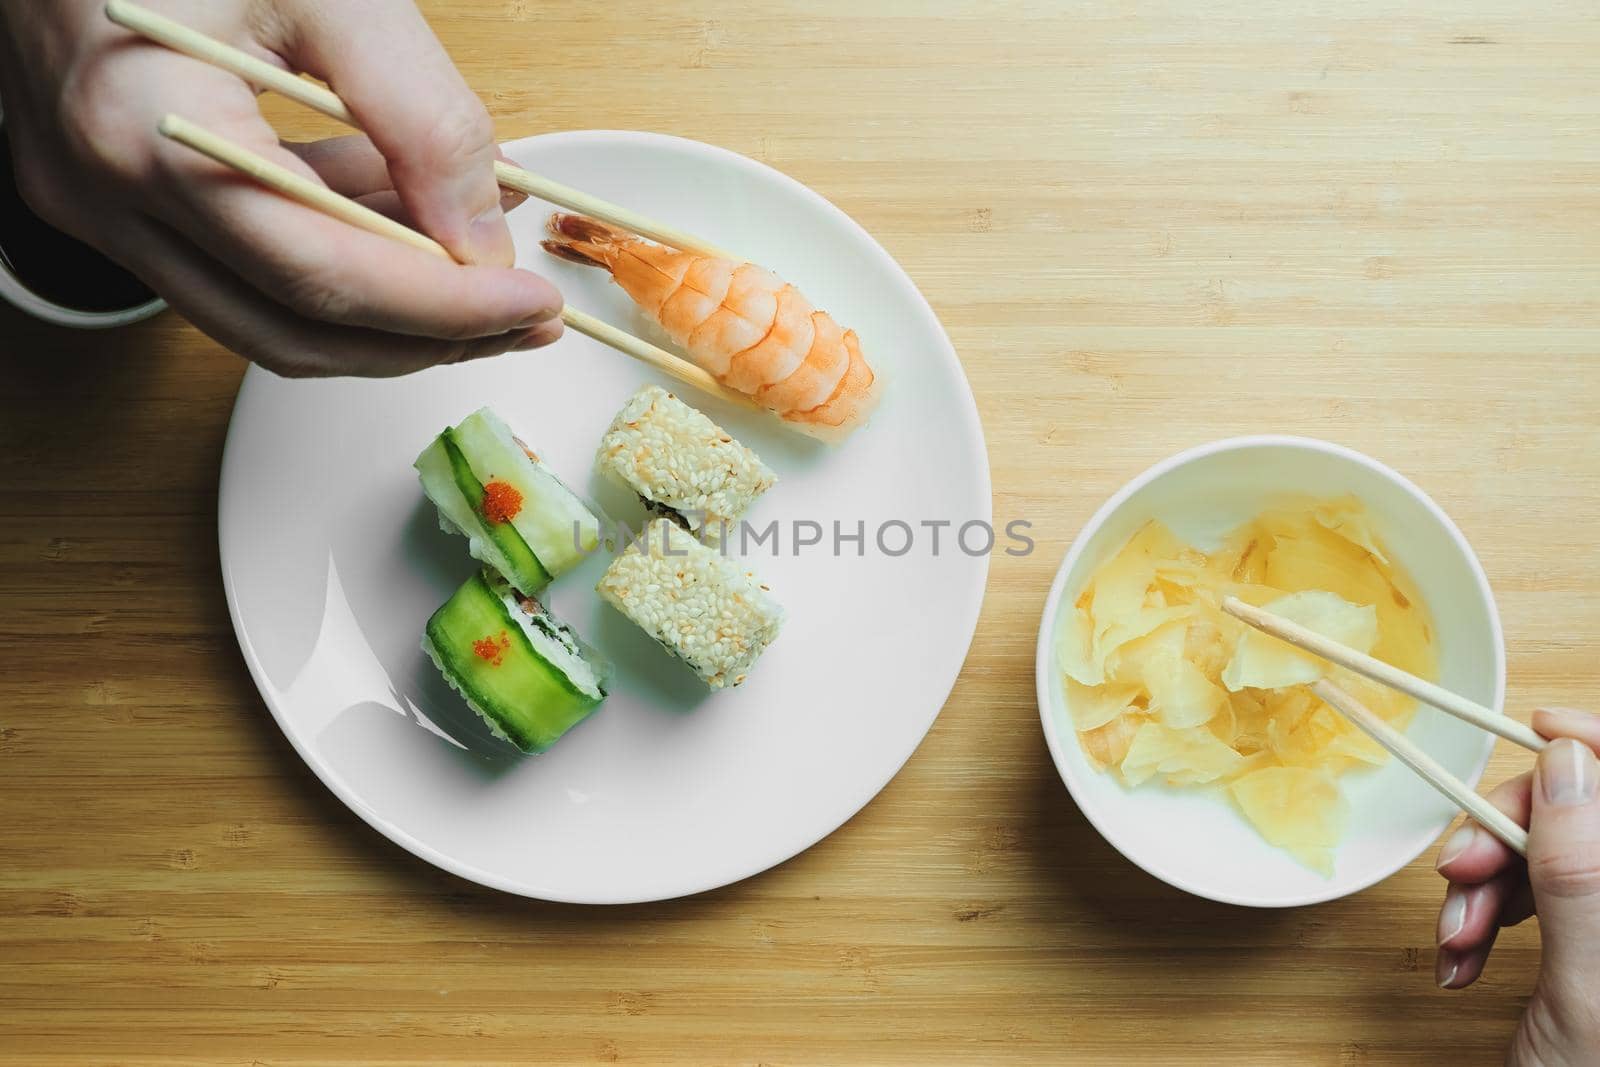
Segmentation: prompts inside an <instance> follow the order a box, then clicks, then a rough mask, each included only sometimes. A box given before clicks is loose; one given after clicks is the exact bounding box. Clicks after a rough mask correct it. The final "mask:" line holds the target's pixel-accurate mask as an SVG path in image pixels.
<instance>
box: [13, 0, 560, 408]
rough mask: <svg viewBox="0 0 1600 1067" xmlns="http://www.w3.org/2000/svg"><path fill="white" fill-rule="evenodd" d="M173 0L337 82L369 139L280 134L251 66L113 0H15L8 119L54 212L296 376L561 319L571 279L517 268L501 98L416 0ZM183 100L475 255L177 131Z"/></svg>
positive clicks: (389, 362)
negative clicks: (178, 47)
mask: <svg viewBox="0 0 1600 1067" xmlns="http://www.w3.org/2000/svg"><path fill="white" fill-rule="evenodd" d="M153 2H154V3H155V6H159V7H160V8H161V10H162V13H163V14H166V15H168V16H170V17H173V18H175V19H177V20H179V21H181V22H184V23H186V24H188V25H190V26H192V27H194V28H196V29H198V30H200V31H201V32H203V33H206V34H209V35H210V36H213V37H216V38H219V39H221V40H223V41H226V42H228V43H229V44H232V45H234V46H236V47H239V48H242V49H244V50H245V51H247V52H250V53H251V54H253V55H257V56H260V57H261V58H263V59H267V60H268V61H270V62H273V63H276V64H279V65H285V66H288V67H290V68H291V69H294V70H300V71H305V72H308V73H310V74H313V75H315V76H316V77H319V78H321V79H323V80H324V81H327V82H328V83H329V84H330V85H331V86H332V87H333V89H334V91H335V92H337V93H338V94H339V95H340V96H341V97H342V98H343V99H344V101H345V103H346V104H347V105H349V107H350V109H351V111H353V112H354V113H355V115H356V117H357V118H358V119H359V120H360V122H361V124H362V126H363V128H364V129H366V130H367V131H368V133H369V134H370V136H371V140H370V141H369V140H368V139H367V138H366V137H343V138H336V139H333V140H330V141H322V142H318V143H315V144H310V145H298V146H297V145H284V144H280V142H279V140H278V137H277V135H276V134H275V133H274V132H273V130H272V128H271V127H270V126H269V125H268V124H267V122H266V120H265V119H263V118H262V116H261V112H260V110H259V108H258V107H257V104H256V98H255V93H254V91H253V90H252V88H251V87H250V86H249V85H247V84H246V83H244V82H243V81H241V80H240V79H238V78H236V77H234V76H233V75H231V74H228V73H226V72H223V71H220V70H217V69H215V68H213V67H211V66H208V65H207V64H204V63H201V62H199V61H197V60H194V59H190V58H188V57H186V56H181V55H178V54H176V53H174V52H170V51H168V50H166V49H164V48H161V47H159V46H157V45H153V44H149V43H147V42H145V41H143V40H141V39H138V38H136V37H134V36H133V35H131V34H129V33H127V32H126V31H124V30H122V29H120V28H118V27H116V26H114V25H112V24H111V23H110V22H109V21H108V20H107V19H106V18H105V16H104V13H103V10H102V0H51V2H50V3H48V4H41V3H38V2H36V0H0V101H3V103H4V108H5V126H6V130H7V133H8V135H9V136H10V138H11V140H12V146H13V149H14V151H13V156H14V158H15V160H16V164H17V171H18V173H17V178H18V182H19V185H20V188H21V190H22V193H23V195H24V197H25V198H26V199H27V200H28V202H29V205H30V206H31V207H32V208H33V209H34V210H35V211H36V212H37V213H38V214H39V215H40V216H42V217H43V218H44V219H45V220H46V221H47V222H50V223H51V224H52V225H54V226H56V227H57V228H58V229H61V230H64V231H66V232H67V233H70V234H72V235H73V236H74V237H77V238H78V239H80V240H82V241H85V242H87V243H88V244H91V245H94V246H95V247H97V248H99V249H100V250H101V251H103V252H105V253H106V254H107V255H109V256H111V258H113V259H115V260H116V261H117V262H119V263H120V264H122V265H123V266H124V267H126V268H127V269H129V270H130V271H132V272H133V273H134V274H136V275H138V276H139V277H140V278H141V279H142V280H143V281H144V282H145V283H146V284H147V285H149V286H150V287H151V288H152V289H154V290H155V291H156V292H157V293H159V294H161V295H162V296H163V297H165V298H166V299H167V301H168V303H170V304H171V305H172V306H173V307H174V308H176V309H177V310H178V311H179V312H180V313H182V314H183V315H185V316H186V317H187V318H188V319H190V320H191V321H192V322H193V323H194V324H195V325H196V326H198V327H199V328H200V329H202V330H204V331H205V332H206V333H208V334H210V335H211V336H212V337H214V338H216V339H217V340H219V341H221V342H222V343H223V344H226V345H227V346H228V347H230V348H232V349H234V350H235V351H238V352H240V353H241V354H243V355H245V356H247V357H248V358H250V359H252V360H255V361H256V362H258V363H260V364H261V365H262V366H265V367H267V368H268V369H270V370H273V371H276V372H278V373H279V374H284V375H288V376H294V377H303V376H320V375H337V374H358V375H368V376H386V375H394V374H405V373H407V372H409V371H414V370H419V369H421V368H423V367H428V366H432V365H434V364H439V363H451V362H456V361H459V360H463V359H473V358H477V357H480V356H490V355H496V354H499V353H501V352H505V351H509V350H511V349H513V348H526V347H532V346H536V345H541V344H547V343H549V342H550V341H553V340H555V338H556V337H558V336H560V333H561V322H560V319H559V318H558V317H557V316H558V315H559V313H560V310H561V296H560V294H559V293H558V292H557V291H556V290H555V288H554V287H553V286H552V285H551V284H550V283H549V282H547V281H545V280H544V279H543V278H541V277H539V276H538V275H536V274H533V273H531V272H529V271H523V270H515V269H512V267H511V263H512V261H513V250H512V245H511V233H510V230H509V229H508V228H507V226H506V222H505V216H504V213H503V210H502V202H501V193H500V190H499V187H498V186H497V184H496V183H495V179H494V173H493V163H494V159H495V157H496V148H495V144H494V141H493V126H492V124H491V122H490V120H489V116H488V113H487V112H486V111H485V110H484V108H483V105H482V103H481V102H480V101H479V100H478V98H477V97H476V96H474V95H473V94H472V92H471V91H470V90H469V89H468V88H467V86H466V84H465V82H464V81H463V80H462V79H461V76H460V74H459V73H457V71H456V69H455V67H454V66H453V65H452V64H451V62H450V60H449V58H448V57H447V56H446V55H445V53H444V51H443V49H442V48H441V47H440V46H439V43H438V41H437V40H436V39H435V38H434V36H433V34H432V32H431V31H430V30H429V29H428V26H427V24H426V23H425V22H424V21H423V19H422V16H421V15H420V14H419V13H418V12H417V10H416V8H415V7H414V6H413V5H412V4H411V3H410V2H408V0H340V2H339V3H337V4H328V3H318V2H316V0H164V2H162V0H153ZM168 112H173V113H176V114H179V115H182V116H183V117H185V118H188V119H192V120H194V121H195V122H198V123H199V124H201V125H203V126H206V127H207V128H209V129H211V130H212V131H214V132H216V133H218V134H221V135H223V136H225V137H228V138H230V139H232V140H233V141H236V142H238V143H240V144H242V145H244V146H246V147H248V148H250V149H252V150H253V151H255V152H257V153H259V154H261V155H263V156H266V157H267V158H269V159H272V160H274V161H276V162H278V163H281V164H282V165H284V166H286V167H288V168H290V169H291V170H294V171H296V172H297V173H300V174H303V175H305V176H307V177H311V178H314V179H315V180H317V181H320V182H322V183H324V184H326V185H328V186H330V187H331V188H333V189H334V190H336V191H337V192H340V193H343V194H344V195H346V196H352V197H356V198H358V199H360V200H362V202H364V203H366V204H368V205H369V206H372V207H374V208H376V209H378V210H380V211H384V212H385V213H387V214H391V215H394V216H397V217H400V218H402V219H403V220H404V221H406V222H408V223H409V224H411V225H414V226H416V227H417V228H419V229H421V230H423V231H424V232H426V233H427V234H429V235H430V236H432V237H433V238H435V239H436V240H438V241H439V242H440V243H441V244H443V245H444V246H445V247H446V248H448V249H449V250H450V251H451V252H452V253H453V254H454V255H455V256H456V258H457V259H459V260H461V261H462V262H463V263H464V264H467V265H459V264H451V263H446V262H444V261H443V260H440V259H436V258H435V257H433V256H429V255H427V254H425V253H423V252H420V251H416V250H414V249H411V248H407V247H404V246H401V245H399V244H397V243H395V242H393V241H389V240H386V239H385V238H382V237H378V236H375V235H373V234H369V233H366V232H364V231H362V230H358V229H356V228H355V227H352V226H348V225H346V224H344V223H340V222H338V221H336V220H334V219H331V218H328V217H326V216H324V215H322V214H321V213H319V212H316V211H313V210H311V209H309V208H306V207H303V206H301V205H299V204H296V203H293V202H291V201H289V200H287V199H285V198H283V197H281V196H279V195H278V194H276V193H273V192H271V191H269V190H266V189H263V188H260V187H258V186H256V185H255V184H254V183H252V182H250V181H248V180H244V179H241V178H240V177H239V176H237V175H235V174H233V173H232V172H230V171H229V170H227V169H226V168H224V167H222V166H220V165H219V164H216V163H213V162H212V161H210V160H208V159H205V158H204V157H202V156H200V155H198V154H196V153H194V152H192V151H190V150H189V149H187V148H184V147H182V146H181V145H177V144H173V143H171V142H169V141H167V140H165V139H164V138H161V137H158V136H157V135H156V132H155V127H156V123H157V122H158V121H159V120H160V118H161V117H162V116H163V115H165V114H167V113H168ZM391 179H392V180H391Z"/></svg>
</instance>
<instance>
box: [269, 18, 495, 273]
mask: <svg viewBox="0 0 1600 1067" xmlns="http://www.w3.org/2000/svg"><path fill="white" fill-rule="evenodd" d="M290 10H291V12H292V14H291V15H290V20H291V21H290V23H289V24H288V25H282V26H280V27H278V30H279V32H280V33H281V34H282V36H284V37H285V38H287V39H286V40H285V41H284V42H283V43H282V46H281V50H282V51H283V53H284V58H285V59H287V60H288V61H289V62H290V63H291V64H292V65H293V66H296V67H298V68H300V69H302V70H305V71H307V72H308V73H311V74H314V75H316V76H317V77H319V78H321V79H322V80H323V81H325V82H327V83H328V85H329V86H330V87H331V88H332V89H333V91H334V92H336V93H338V94H339V96H340V98H341V99H343V100H344V102H345V104H346V105H348V106H349V108H350V110H351V111H352V112H353V113H354V114H355V117H356V119H357V120H358V121H359V122H360V123H361V125H362V128H363V129H365V130H366V133H367V136H368V137H370V138H371V139H372V143H373V144H374V145H376V146H377V148H378V151H379V152H381V153H382V154H383V156H384V159H385V160H386V161H387V163H388V167H389V176H390V177H391V178H392V179H393V181H394V187H395V190H396V191H397V192H398V193H399V194H400V200H401V203H403V204H404V205H405V208H406V211H407V213H408V214H409V215H410V217H411V218H412V219H414V220H415V221H416V224H417V225H418V226H420V227H421V228H422V229H423V230H424V231H425V232H426V233H427V234H428V235H429V236H430V237H432V238H433V239H434V240H436V241H438V242H439V243H440V244H442V245H444V246H445V247H446V248H448V249H449V250H450V252H451V254H453V255H454V256H455V257H456V258H457V259H459V260H461V261H462V262H464V263H478V264H484V265H488V266H500V267H509V266H511V264H512V261H513V260H514V259H515V251H514V249H513V248H512V245H511V231H510V229H509V228H508V227H507V226H506V219H505V213H504V212H503V211H502V210H501V207H500V187H499V185H498V184H497V183H496V182H495V177H494V161H495V157H496V155H497V151H498V150H497V146H496V144H495V140H494V123H493V122H492V121H491V120H490V118H489V113H488V111H486V110H485V109H484V106H483V102H482V101H481V100H479V99H478V98H477V96H475V95H474V94H473V92H472V90H471V89H469V88H468V87H467V83H466V81H465V80H463V79H462V77H461V74H460V72H458V71H457V70H456V68H455V65H454V64H452V63H451V62H450V57H449V56H448V55H446V54H445V51H444V48H443V47H442V46H441V45H440V44H439V41H438V39H437V38H436V37H434V35H433V31H432V30H430V29H429V28H428V24H427V22H425V21H424V20H423V18H422V15H421V14H420V13H419V12H418V11H417V9H416V7H415V6H413V5H412V4H411V3H408V2H405V0H340V2H339V3H337V4H327V3H316V2H312V0H300V2H297V3H294V4H293V5H292V6H291V7H290Z"/></svg>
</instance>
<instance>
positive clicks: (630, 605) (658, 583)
mask: <svg viewBox="0 0 1600 1067" xmlns="http://www.w3.org/2000/svg"><path fill="white" fill-rule="evenodd" d="M599 591H600V595H601V596H602V597H604V598H605V599H606V601H607V602H608V603H609V604H611V606H612V607H614V608H616V609H617V610H618V611H620V612H622V614H624V615H626V616H627V617H628V618H629V619H630V620H632V622H633V623H634V625H636V626H638V627H639V628H640V629H641V630H643V631H644V632H645V633H647V634H649V635H650V636H651V637H653V638H655V640H656V641H657V643H659V644H660V645H661V646H662V647H663V648H665V649H666V650H667V651H668V652H671V653H672V654H673V655H674V656H677V657H678V658H679V659H681V660H682V661H683V662H684V663H686V664H687V665H688V666H689V668H690V669H691V670H693V671H694V672H695V673H696V674H698V675H699V676H700V680H701V681H703V682H705V683H706V685H708V686H710V687H711V688H712V689H721V688H723V687H724V686H730V685H740V684H742V683H743V682H744V680H745V677H746V676H747V675H748V674H749V673H750V670H751V669H752V668H753V667H754V666H755V662H756V660H757V659H759V658H760V657H761V653H763V652H765V651H766V650H767V646H768V645H770V644H772V642H773V641H774V640H775V639H776V638H777V636H778V630H779V629H780V628H781V627H782V625H783V609H782V608H781V607H779V606H778V603H777V601H775V600H773V599H772V596H771V594H770V593H769V592H768V591H767V588H766V586H764V585H762V584H761V583H760V582H758V581H756V578H755V576H754V575H753V574H751V573H750V572H749V571H747V570H745V569H744V568H743V567H741V566H739V564H738V563H736V562H734V561H733V560H731V559H728V558H727V557H726V556H724V555H722V554H721V553H719V552H717V551H716V550H715V549H713V548H709V547H707V546H706V545H704V544H702V543H701V542H700V541H698V540H696V539H695V537H694V536H693V535H692V534H690V533H688V532H687V531H685V530H684V529H682V528H681V527H680V526H678V525H677V523H675V522H673V521H672V520H671V519H654V520H652V521H651V522H649V523H647V524H646V525H645V528H644V532H643V533H641V534H640V535H639V539H638V540H637V541H635V542H634V543H632V544H630V545H628V546H627V547H625V548H624V549H623V550H622V551H621V552H620V553H619V554H618V555H617V558H616V559H614V560H612V561H611V566H610V567H608V568H607V569H606V573H605V574H604V575H603V576H602V577H601V579H600V585H599Z"/></svg>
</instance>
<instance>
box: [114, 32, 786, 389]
mask: <svg viewBox="0 0 1600 1067" xmlns="http://www.w3.org/2000/svg"><path fill="white" fill-rule="evenodd" d="M105 10H106V17H107V18H109V19H110V20H111V21H112V22H115V23H116V24H117V25H119V26H123V27H125V28H126V29H129V30H132V31H133V32H134V33H137V34H139V35H140V36H142V37H145V38H147V39H149V40H151V41H154V42H155V43H157V44H160V45H163V46H165V47H167V48H170V49H172V50H173V51H176V52H181V53H182V54H184V55H187V56H190V57H192V58H194V59H198V60H200V61H202V62H205V63H210V64H211V65H213V66H216V67H220V68H221V69H223V70H226V71H229V72H230V73H233V74H236V75H238V76H239V77H241V78H243V79H244V80H245V81H247V82H250V83H251V84H253V85H257V86H261V87H262V88H267V89H271V90H273V91H274V92H277V93H279V94H281V95H283V96H286V97H288V98H290V99H291V100H295V101H297V102H299V103H301V104H304V105H306V106H307V107H310V108H312V109H313V110H316V111H319V112H321V113H322V114H324V115H327V116H329V117H330V118H334V119H338V120H339V121H340V122H343V123H345V124H346V125H348V126H350V127H352V128H354V129H357V130H359V129H360V128H361V127H360V125H359V123H357V121H356V119H355V116H354V115H353V114H351V112H350V109H349V108H347V107H346V106H345V104H344V101H342V100H340V99H339V97H338V96H337V95H335V94H334V93H333V92H332V90H330V89H328V88H326V87H325V86H322V85H317V84H315V83H314V82H310V81H307V80H306V79H304V78H302V77H300V76H299V75H297V74H294V73H292V72H290V71H287V70H284V69H282V68H280V67H275V66H273V65H272V64H270V63H268V62H266V61H265V60H262V59H258V58H256V57H255V56H252V55H250V54H248V53H246V52H242V51H240V50H239V49H237V48H234V47H232V46H231V45H227V44H224V43H223V42H221V41H218V40H216V39H215V38H212V37H208V36H206V35H205V34H203V33H200V32H199V31H197V30H194V29H191V28H189V27H188V26H185V25H183V24H182V23H179V22H174V21H173V20H172V19H169V18H167V17H165V16H163V15H159V14H157V13H155V12H154V11H151V10H149V9H148V8H145V7H141V6H140V5H138V4H135V3H132V2H130V0H107V2H106V8H105ZM157 129H158V131H159V132H160V133H161V135H162V136H163V137H166V138H168V139H170V140H173V141H176V142H177V143H179V144H182V145H185V146H186V147H188V148H191V149H193V150H195V151H197V152H200V153H201V154H203V155H206V156H209V157H210V158H211V159H213V160H215V161H216V162H218V163H221V164H223V165H224V166H228V167H231V168H233V169H234V170H236V171H239V172H240V173H242V174H245V175H247V176H249V177H250V178H252V179H254V180H255V181H257V182H259V183H261V184H262V185H264V186H267V187H268V188H271V189H273V190H275V191H276V192H278V193H281V194H282V195H284V196H286V197H289V198H290V199H293V200H296V201H298V202H300V203H302V204H304V205H306V206H307V207H311V208H314V209H316V210H318V211H321V212H323V213H324V214H327V215H330V216H332V217H333V218H336V219H339V220H340V221H342V222H345V223H348V224H350V225H352V226H356V227H359V228H360V229H363V230H366V231H368V232H369V233H374V234H377V235H378V236H381V237H388V238H391V239H392V240H396V241H399V242H401V243H402V244H406V245H409V246H411V247H412V248H415V249H418V250H420V251H423V252H427V253H429V254H431V255H435V256H442V257H444V258H445V259H451V258H452V257H451V255H450V253H449V251H447V250H446V249H445V247H444V246H443V245H441V244H439V243H438V242H437V241H435V240H433V239H432V238H431V237H428V236H426V235H424V234H421V233H418V232H417V231H416V230H413V229H411V228H410V227H408V226H405V225H403V224H401V223H399V222H396V221H395V220H394V219H391V218H389V217H388V216H386V215H382V214H380V213H378V212H376V211H373V210H372V209H371V208H369V207H367V206H365V205H364V204H359V203H357V202H356V201H354V200H352V199H350V198H348V197H345V196H341V195H339V194H338V193H336V192H334V191H333V190H331V189H329V188H327V187H326V186H324V185H320V184H318V183H317V182H314V181H311V180H309V179H307V178H305V177H303V176H302V175H299V174H296V173H295V172H294V171H292V170H289V169H288V168H286V167H282V166H280V165H278V164H277V163H274V162H272V161H271V160H269V159H265V158H263V157H262V156H260V155H258V154H256V153H255V152H252V151H250V150H249V149H248V148H245V147H243V146H242V145H238V144H236V143H234V142H232V141H230V140H228V139H227V138H225V137H222V136H220V135H218V134H216V133H213V132H211V131H210V130H207V129H205V128H204V127H202V126H199V125H196V124H195V123H193V122H190V121H188V120H187V119H184V118H181V117H179V116H177V115H167V116H166V117H165V118H163V119H162V120H161V122H160V123H159V124H158V126H157ZM495 178H496V179H497V180H498V181H499V183H500V184H501V185H502V186H503V187H505V188H508V189H515V190H517V191H518V192H523V193H527V194H529V195H530V196H536V197H538V198H540V199H542V200H547V201H549V202H551V203H554V204H558V205H560V206H561V207H565V208H567V209H569V210H572V211H577V212H580V213H582V214H585V215H591V216H593V217H595V218H598V219H602V220H604V221H606V222H609V223H612V224H613V225H616V226H619V227H621V228H623V229H625V230H627V231H629V232H630V233H637V234H639V235H641V236H643V237H648V238H650V239H651V240H654V241H657V242H660V243H661V244H665V245H669V246H671V247H673V248H678V249H682V250H685V251H691V252H697V253H699V254H701V255H707V256H715V257H718V258H722V259H734V258H736V257H734V256H733V255H731V254H730V253H728V252H724V251H722V250H720V249H718V248H717V247H716V246H715V245H712V244H710V243H709V242H706V241H702V240H700V239H699V238H697V237H695V236H693V235H692V234H688V233H685V232H683V231H682V230H678V229H675V228H673V227H671V226H667V225H665V224H663V223H659V222H655V221H653V220H651V219H647V218H645V217H644V216H642V215H639V214H637V213H636V212H632V211H629V210H627V209H626V208H622V207H618V206H617V205H615V204H611V203H607V202H606V201H604V200H601V199H599V198H598V197H594V196H590V195H589V194H587V193H583V192H580V191H579V190H577V189H573V188H571V187H570V186H566V185H562V184H561V183H559V182H555V181H552V180H550V179H549V178H545V177H542V176H540V175H537V174H534V173H532V172H530V171H525V170H523V169H522V168H520V167H516V166H513V165H511V164H509V163H505V162H496V163H495ZM561 318H562V321H563V322H565V323H566V324H567V325H568V326H570V327H572V328H573V329H574V330H577V331H578V332H579V333H582V334H585V335H587V336H589V337H592V338H594V339H595V340H596V341H599V342H600V343H601V344H604V345H608V346H610V347H611V348H614V349H616V350H617V351H619V352H622V353H623V354H624V355H628V356H631V357H633V358H634V359H637V360H639V361H640V362H642V363H645V364H647V365H649V366H651V367H654V368H656V369H657V370H659V371H661V372H663V373H665V374H667V375H669V376H670V377H672V378H674V379H676V380H678V381H680V382H683V383H684V384H686V385H690V386H693V387H694V388H696V389H698V390H700V391H701V392H703V393H707V394H709V395H711V396H715V397H717V398H719V399H721V400H725V401H728V402H729V403H732V404H736V405H739V406H742V407H753V406H756V405H755V404H754V402H753V401H752V400H751V399H750V398H749V397H747V396H745V395H744V394H742V393H738V392H735V391H734V390H732V389H729V388H727V387H726V386H724V385H723V384H722V383H720V382H718V381H717V380H716V379H715V378H714V377H712V376H711V374H710V373H708V372H707V371H705V370H703V369H702V368H700V367H698V366H696V365H694V364H693V363H690V362H689V361H688V360H685V359H682V358H680V357H678V356H675V355H673V354H672V353H671V352H668V351H667V350H665V349H663V348H660V347H658V346H656V345H653V344H651V343H650V342H648V341H645V340H643V339H641V338H638V337H635V336H633V335H632V334H630V333H627V332H625V331H623V330H619V329H618V328H616V327H615V326H612V325H610V324H609V323H606V322H603V321H601V320H600V319H597V318H595V317H594V316H593V315H588V314H585V313H584V312H582V311H579V310H578V309H576V308H574V307H571V306H567V307H564V308H562V311H561Z"/></svg>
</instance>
